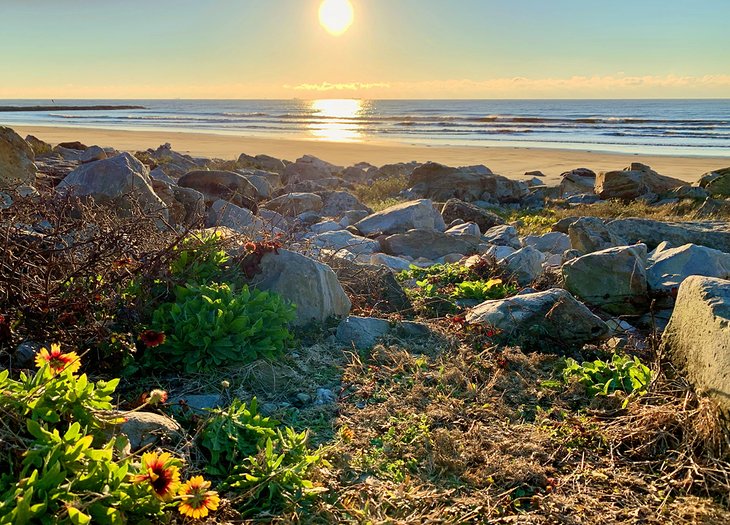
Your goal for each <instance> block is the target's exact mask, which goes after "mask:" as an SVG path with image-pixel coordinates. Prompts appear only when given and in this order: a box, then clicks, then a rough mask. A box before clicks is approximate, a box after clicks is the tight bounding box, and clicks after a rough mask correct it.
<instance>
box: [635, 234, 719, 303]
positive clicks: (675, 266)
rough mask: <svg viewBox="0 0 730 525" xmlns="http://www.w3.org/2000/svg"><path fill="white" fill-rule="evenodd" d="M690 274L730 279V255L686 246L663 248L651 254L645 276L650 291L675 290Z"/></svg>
mask: <svg viewBox="0 0 730 525" xmlns="http://www.w3.org/2000/svg"><path fill="white" fill-rule="evenodd" d="M691 275H702V276H705V277H716V278H719V279H728V278H730V254H727V253H723V252H720V251H718V250H713V249H711V248H706V247H704V246H697V245H695V244H685V245H684V246H680V247H679V248H669V247H666V246H662V245H660V246H659V247H657V249H656V250H654V251H653V252H652V253H651V254H650V255H649V267H648V268H647V270H646V277H647V282H648V285H649V289H650V290H655V291H663V292H669V291H671V290H676V289H678V288H679V285H680V284H682V282H684V280H685V279H687V278H688V277H689V276H691Z"/></svg>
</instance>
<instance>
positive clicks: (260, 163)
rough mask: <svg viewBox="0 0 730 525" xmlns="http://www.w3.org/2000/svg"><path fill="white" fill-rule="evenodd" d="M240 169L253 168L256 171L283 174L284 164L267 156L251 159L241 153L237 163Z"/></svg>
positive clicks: (257, 156)
mask: <svg viewBox="0 0 730 525" xmlns="http://www.w3.org/2000/svg"><path fill="white" fill-rule="evenodd" d="M237 164H238V167H240V168H253V169H257V170H264V171H273V172H274V173H284V169H285V168H286V164H284V162H283V161H281V160H279V159H276V158H274V157H270V156H269V155H256V156H255V157H252V156H250V155H246V154H245V153H241V155H240V156H239V157H238V161H237Z"/></svg>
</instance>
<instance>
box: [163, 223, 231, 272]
mask: <svg viewBox="0 0 730 525" xmlns="http://www.w3.org/2000/svg"><path fill="white" fill-rule="evenodd" d="M178 250H179V252H180V253H179V255H178V256H177V258H176V259H175V260H174V261H173V262H172V263H171V264H170V274H171V276H172V277H173V278H175V279H176V280H177V281H180V282H183V283H189V284H208V283H210V282H213V281H221V280H222V279H221V278H220V277H221V275H222V273H223V271H224V265H225V263H226V262H228V259H229V257H228V255H226V252H225V251H223V250H222V249H221V236H220V234H218V233H214V234H212V235H207V236H204V237H196V236H193V237H188V238H186V239H185V240H184V241H183V242H182V247H180V248H179V249H178Z"/></svg>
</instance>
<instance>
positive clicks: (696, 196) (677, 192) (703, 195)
mask: <svg viewBox="0 0 730 525" xmlns="http://www.w3.org/2000/svg"><path fill="white" fill-rule="evenodd" d="M709 196H710V194H709V192H708V191H707V190H706V189H705V188H698V187H696V186H689V185H685V186H680V187H679V188H674V189H673V190H669V191H668V192H667V193H665V194H663V195H662V196H661V197H662V198H663V199H693V200H698V201H701V200H705V199H707V197H709Z"/></svg>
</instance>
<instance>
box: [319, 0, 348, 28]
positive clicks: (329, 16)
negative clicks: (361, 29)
mask: <svg viewBox="0 0 730 525" xmlns="http://www.w3.org/2000/svg"><path fill="white" fill-rule="evenodd" d="M354 19H355V10H354V9H353V7H352V3H351V2H350V0H324V1H323V2H322V5H321V6H319V23H320V24H322V27H324V28H325V29H326V30H327V32H328V33H329V34H331V35H333V36H340V35H342V34H343V33H344V32H345V31H347V30H348V29H349V28H350V26H351V25H352V22H353V21H354Z"/></svg>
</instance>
